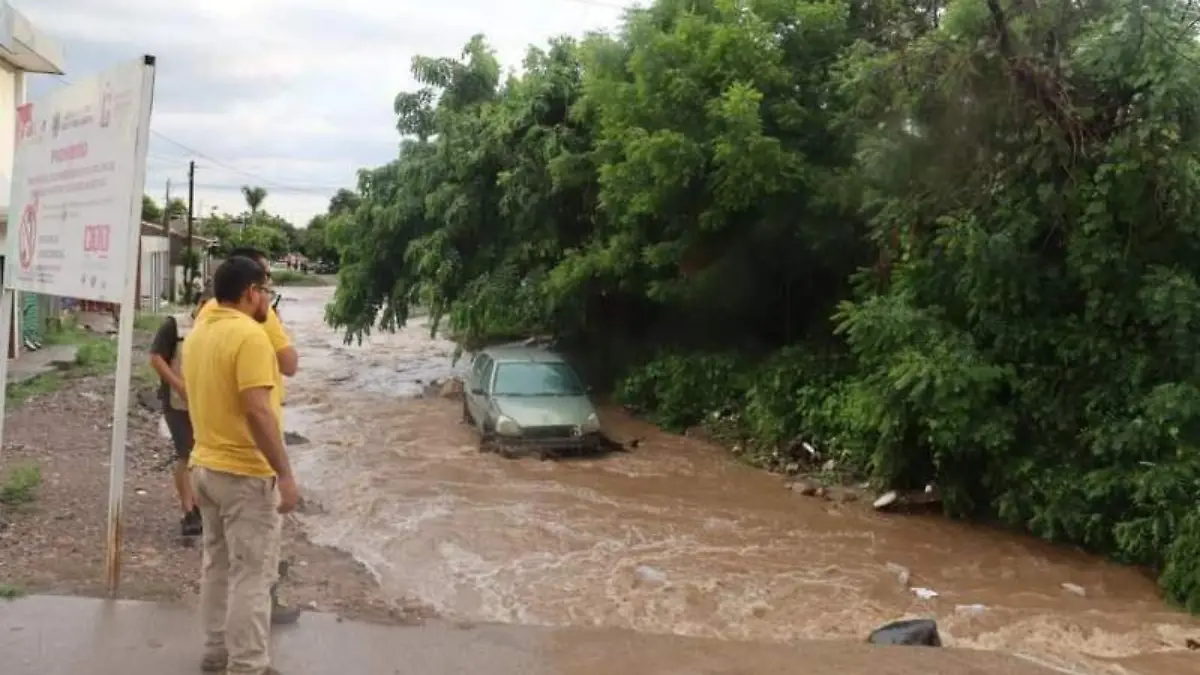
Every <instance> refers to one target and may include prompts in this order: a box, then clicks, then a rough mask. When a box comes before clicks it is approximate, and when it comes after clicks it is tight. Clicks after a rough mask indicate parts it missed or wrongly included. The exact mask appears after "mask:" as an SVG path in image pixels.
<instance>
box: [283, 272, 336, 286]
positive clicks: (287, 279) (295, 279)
mask: <svg viewBox="0 0 1200 675" xmlns="http://www.w3.org/2000/svg"><path fill="white" fill-rule="evenodd" d="M271 281H272V282H273V283H274V284H275V285H276V286H328V285H330V281H329V277H327V276H324V275H321V274H305V273H303V272H297V271H296V270H274V271H272V272H271Z"/></svg>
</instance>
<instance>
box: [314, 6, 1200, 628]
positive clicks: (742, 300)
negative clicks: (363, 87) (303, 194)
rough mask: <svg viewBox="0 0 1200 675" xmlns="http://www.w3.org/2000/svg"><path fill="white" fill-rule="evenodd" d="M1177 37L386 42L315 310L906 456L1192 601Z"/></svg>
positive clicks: (632, 398)
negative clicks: (375, 161) (390, 97)
mask: <svg viewBox="0 0 1200 675" xmlns="http://www.w3.org/2000/svg"><path fill="white" fill-rule="evenodd" d="M1197 26H1200V15H1198V14H1197V10H1196V9H1195V8H1193V7H1192V6H1191V5H1188V4H1184V3H1180V2H1155V3H1150V4H1145V3H1142V4H1136V3H1135V4H1130V3H1116V2H1112V1H1111V0H1101V1H1099V2H1093V3H1075V2H1067V0H1049V1H1048V2H1042V3H1034V4H1030V3H1013V2H1007V1H1004V0H961V1H959V2H955V3H945V2H938V1H935V2H923V3H917V2H902V1H895V2H882V3H865V2H861V1H860V0H854V1H850V0H836V1H834V2H827V1H824V0H822V1H817V0H744V1H739V2H734V1H733V0H686V1H685V0H657V1H656V2H654V3H653V4H652V5H651V6H649V7H647V8H644V9H634V10H631V11H629V12H628V13H627V14H626V18H625V20H624V23H623V25H622V27H621V30H620V31H617V32H616V33H614V34H612V35H609V36H603V35H602V36H594V37H590V38H588V39H587V40H585V41H583V42H582V43H579V42H576V41H574V40H570V39H556V40H552V41H551V42H550V43H549V44H548V45H547V46H546V47H545V48H544V49H541V48H533V49H530V50H529V52H528V54H527V56H526V59H525V62H524V64H523V66H524V67H523V68H522V70H521V74H520V75H515V74H510V75H507V76H505V75H503V74H502V69H501V67H500V64H499V63H498V62H497V61H496V58H495V56H494V55H493V53H492V51H491V50H490V49H489V48H488V46H487V43H486V42H485V40H484V39H483V38H482V37H481V36H477V37H475V38H472V39H471V40H470V41H469V42H468V43H467V45H466V46H465V47H464V49H463V50H462V52H461V53H460V54H459V55H458V56H457V57H456V58H446V57H437V58H431V57H417V58H415V59H414V60H413V64H412V72H413V75H414V78H415V80H416V82H417V85H418V88H417V89H415V90H414V91H409V92H404V93H401V94H400V95H398V96H397V97H396V100H395V104H394V108H395V112H396V115H397V130H398V131H399V132H400V133H401V134H402V136H403V137H404V140H403V142H402V145H401V151H400V154H399V156H398V157H397V158H396V159H395V160H394V161H392V162H390V163H388V164H386V165H384V166H381V167H376V168H372V169H366V170H363V171H361V172H360V174H359V183H358V186H357V191H356V192H355V193H348V194H353V195H355V196H357V197H358V198H359V199H358V200H350V199H349V198H348V195H345V197H346V199H343V200H340V201H339V202H338V203H339V207H338V212H337V214H336V217H334V215H335V214H333V210H334V208H333V204H332V203H331V207H330V212H331V213H330V214H329V216H330V217H329V219H328V220H326V221H323V222H324V225H323V226H321V227H320V228H318V229H324V230H325V233H326V234H325V239H326V241H327V242H329V243H330V244H331V245H332V246H333V247H334V248H336V249H337V250H338V251H339V253H340V254H341V260H342V266H341V271H340V272H339V285H338V289H337V291H336V295H335V299H334V301H333V303H331V305H330V307H329V308H328V311H327V319H328V320H329V322H330V323H331V324H333V325H335V326H337V327H340V328H342V329H343V330H344V331H345V332H346V335H347V338H348V339H352V338H354V337H355V336H361V335H362V334H364V333H366V332H368V331H370V330H372V329H374V328H383V329H393V328H395V327H397V326H399V325H401V324H403V323H404V321H405V320H406V319H407V318H408V315H409V311H410V308H411V307H412V306H413V305H421V306H422V307H424V308H427V309H428V310H429V311H430V312H431V314H432V316H433V318H434V322H433V328H434V330H438V329H439V328H441V327H445V328H448V329H449V331H450V332H451V333H452V334H453V335H454V337H456V338H457V339H459V340H460V341H462V342H465V343H467V344H468V345H470V344H472V343H478V342H486V341H489V340H494V339H501V338H507V337H512V336H518V335H525V334H528V333H530V332H542V331H549V332H552V333H553V334H555V335H556V336H558V337H559V338H560V339H561V340H562V342H563V345H564V346H565V347H566V348H568V349H574V350H578V351H579V352H580V353H582V354H586V355H587V357H588V362H587V363H586V364H585V365H587V366H588V367H589V370H591V371H592V372H594V373H600V374H604V375H605V376H607V378H608V379H609V380H612V379H616V380H617V382H616V385H617V393H618V396H619V397H620V398H622V399H623V400H624V401H625V402H627V403H629V404H631V405H634V406H635V407H637V408H640V409H642V410H644V411H645V412H647V413H649V414H652V415H654V416H655V418H656V419H657V420H659V421H660V422H663V423H666V424H668V425H670V426H673V427H679V426H685V425H688V424H694V423H697V422H700V421H701V420H703V419H710V420H711V419H712V416H711V415H710V414H709V413H711V412H714V411H717V410H725V411H727V412H730V413H732V414H729V415H725V416H721V419H723V420H731V421H730V422H728V425H729V426H730V428H729V429H726V431H728V432H729V433H731V434H735V435H737V436H738V437H740V438H741V439H742V441H743V442H742V443H740V445H742V446H743V447H745V448H748V449H749V450H748V452H750V453H751V455H750V456H751V458H754V459H757V460H759V461H763V462H772V461H780V460H782V461H799V460H801V459H803V456H804V455H796V454H793V452H792V451H791V448H795V447H803V446H802V444H800V443H799V441H800V440H811V441H813V442H814V444H815V445H817V446H819V447H821V448H822V449H823V452H825V453H826V454H827V455H828V456H830V457H831V458H833V459H834V460H835V461H837V462H838V463H839V464H840V465H841V466H843V467H845V468H848V469H851V470H856V471H858V472H860V473H862V474H864V475H867V476H869V477H871V478H872V479H873V480H874V481H875V482H877V483H878V484H880V485H895V486H909V485H911V486H915V485H920V484H923V483H925V482H926V481H930V480H933V481H936V482H937V483H938V484H939V486H940V487H941V489H942V491H943V493H944V495H945V500H946V507H947V510H948V511H949V513H950V514H952V515H957V516H967V517H977V518H983V519H1001V520H1003V521H1004V522H1007V523H1009V524H1012V525H1015V526H1019V527H1022V528H1025V529H1027V530H1028V531H1030V532H1033V533H1035V534H1037V535H1039V536H1042V537H1045V538H1048V539H1055V540H1063V541H1069V542H1073V543H1076V544H1079V545H1083V546H1086V547H1088V548H1091V549H1093V550H1097V551H1103V552H1105V553H1107V554H1109V555H1112V556H1113V557H1115V558H1117V559H1120V560H1123V561H1128V562H1134V563H1138V564H1145V565H1149V566H1152V567H1154V568H1157V569H1159V570H1160V571H1161V572H1162V576H1161V581H1162V583H1163V585H1164V587H1165V588H1166V589H1167V591H1168V593H1169V595H1170V597H1172V598H1173V599H1176V600H1179V601H1181V602H1185V603H1187V604H1188V605H1189V606H1190V607H1191V609H1193V611H1200V558H1198V557H1197V554H1198V552H1200V512H1197V511H1196V509H1195V496H1194V495H1195V491H1196V489H1197V488H1198V487H1200V455H1198V454H1197V453H1196V452H1195V449H1196V447H1197V446H1200V361H1197V359H1196V358H1195V356H1196V354H1197V353H1200V343H1198V340H1200V338H1197V337H1196V335H1195V333H1196V331H1195V330H1194V324H1195V321H1194V319H1193V316H1192V315H1193V313H1194V312H1195V311H1196V310H1195V308H1196V307H1198V306H1200V303H1197V299H1200V256H1198V255H1197V253H1198V251H1196V250H1195V249H1197V247H1200V237H1198V236H1197V234H1198V233H1197V231H1196V227H1197V226H1196V225H1195V224H1194V218H1193V214H1194V213H1195V212H1196V210H1197V206H1198V204H1197V203H1196V202H1197V201H1200V168H1198V165H1197V163H1196V161H1195V157H1196V156H1198V153H1197V149H1198V146H1200V122H1198V120H1200V115H1198V114H1197V113H1196V111H1197V110H1198V109H1200V106H1198V104H1200V71H1197V70H1196V69H1195V68H1194V67H1193V66H1194V64H1195V63H1196V62H1197V60H1198V59H1200V48H1198V47H1197V45H1196V42H1195V39H1196V37H1197V34H1196V33H1197V31H1196V27H1197ZM339 194H340V193H339ZM335 199H337V198H336V197H335ZM343 202H345V206H344V207H343V206H340V204H342V203H343Z"/></svg>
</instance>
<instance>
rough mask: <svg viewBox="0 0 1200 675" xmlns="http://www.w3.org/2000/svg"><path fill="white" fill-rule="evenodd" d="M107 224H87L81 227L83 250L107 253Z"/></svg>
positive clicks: (102, 254) (97, 253)
mask: <svg viewBox="0 0 1200 675" xmlns="http://www.w3.org/2000/svg"><path fill="white" fill-rule="evenodd" d="M108 233H109V227H108V225H88V226H86V227H84V228H83V252H84V253H92V254H95V255H101V256H104V255H108Z"/></svg>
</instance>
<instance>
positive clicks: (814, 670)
mask: <svg viewBox="0 0 1200 675" xmlns="http://www.w3.org/2000/svg"><path fill="white" fill-rule="evenodd" d="M97 617H103V624H98V623H97ZM199 633H200V629H199V626H197V625H196V615H195V613H194V612H188V611H181V610H180V609H179V608H176V607H170V606H162V605H150V604H147V603H132V602H125V603H116V604H105V605H101V604H100V603H98V602H96V601H88V600H83V599H79V598H45V597H32V598H25V599H22V600H20V601H17V602H15V603H11V604H8V603H0V652H3V653H4V654H5V655H6V657H7V663H11V664H13V665H14V666H15V670H14V668H13V667H9V668H8V669H7V670H5V675H43V674H44V673H52V672H53V673H61V672H66V673H79V672H87V673H90V674H91V675H108V674H110V673H111V674H114V675H115V674H118V673H119V674H121V675H124V674H126V673H177V672H188V670H189V669H190V668H193V667H195V664H196V659H197V658H198V647H199V645H198V644H197V643H196V642H195V638H194V636H196V635H198V634H199ZM47 645H53V647H52V648H47ZM272 659H273V661H274V665H275V666H276V667H277V668H279V669H280V670H281V671H282V672H284V673H288V675H325V674H326V673H335V672H347V673H352V674H353V675H394V674H396V673H420V675H449V674H451V673H456V674H458V673H480V674H485V675H609V674H611V673H624V672H637V673H640V674H641V675H677V674H678V673H735V672H736V673H741V674H743V675H778V674H782V673H796V672H803V673H805V675H834V674H837V675H845V674H850V673H854V674H866V673H872V674H873V675H937V674H950V673H953V674H955V675H1051V673H1052V672H1053V671H1050V670H1047V669H1045V668H1042V667H1039V666H1037V665H1035V664H1034V663H1030V662H1028V661H1026V660H1022V659H1019V658H1016V657H1012V656H1007V655H1002V654H989V653H986V652H979V651H970V650H955V649H903V650H897V649H886V650H884V649H883V648H873V647H870V646H868V645H866V644H862V643H859V644H844V643H837V642H804V643H800V644H795V645H763V644H756V643H731V642H725V641H719V640H702V639H694V638H679V637H674V636H665V635H646V634H639V633H631V632H629V631H619V630H611V629H609V630H604V629H596V628H588V629H577V628H576V629H572V628H545V627H529V626H504V625H494V624H492V625H488V624H482V625H479V624H466V623H457V624H451V623H446V622H429V623H428V624H426V625H423V626H420V627H406V628H398V627H385V626H377V625H369V624H363V623H357V622H353V621H342V620H340V618H337V617H333V616H330V615H328V614H315V615H312V616H310V617H308V619H307V620H306V621H304V622H302V623H301V624H299V625H297V626H294V627H289V628H288V629H287V630H281V631H278V632H277V634H276V636H275V640H274V641H273V645H272ZM398 664H404V665H403V666H398ZM1059 672H1062V671H1059ZM1174 672H1180V671H1179V670H1175V671H1174Z"/></svg>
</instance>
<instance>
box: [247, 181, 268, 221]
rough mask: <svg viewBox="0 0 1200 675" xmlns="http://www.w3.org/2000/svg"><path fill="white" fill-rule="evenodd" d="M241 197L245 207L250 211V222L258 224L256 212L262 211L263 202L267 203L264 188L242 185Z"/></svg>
mask: <svg viewBox="0 0 1200 675" xmlns="http://www.w3.org/2000/svg"><path fill="white" fill-rule="evenodd" d="M242 197H244V198H245V200H246V207H247V208H249V209H250V222H251V223H257V222H258V212H259V210H260V209H262V205H263V202H265V201H267V190H266V188H262V187H257V186H251V185H243V186H242Z"/></svg>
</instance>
